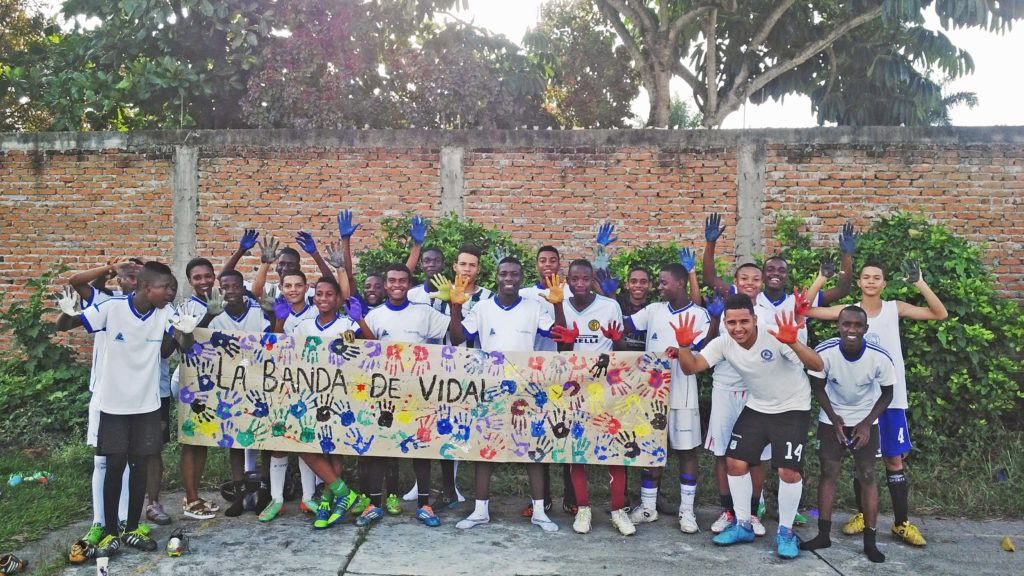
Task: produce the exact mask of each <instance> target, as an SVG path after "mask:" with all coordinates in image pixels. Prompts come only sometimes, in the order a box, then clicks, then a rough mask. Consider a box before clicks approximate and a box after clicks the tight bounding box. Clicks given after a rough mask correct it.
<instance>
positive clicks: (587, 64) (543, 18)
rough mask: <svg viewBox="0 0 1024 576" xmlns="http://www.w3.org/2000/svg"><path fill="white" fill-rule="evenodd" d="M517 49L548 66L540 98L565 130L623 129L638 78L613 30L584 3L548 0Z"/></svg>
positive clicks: (637, 87)
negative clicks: (549, 71) (549, 74)
mask: <svg viewBox="0 0 1024 576" xmlns="http://www.w3.org/2000/svg"><path fill="white" fill-rule="evenodd" d="M523 45H524V46H525V47H526V48H527V49H528V50H529V51H530V52H531V54H533V55H535V56H536V57H539V58H543V59H544V60H545V61H547V62H549V63H550V65H551V67H552V70H553V75H552V79H551V81H550V82H549V84H548V87H547V92H546V94H545V99H546V101H547V105H548V108H549V109H550V110H551V112H552V114H554V116H555V118H557V119H558V123H559V124H560V125H561V126H562V127H565V128H624V127H626V126H627V125H628V123H627V121H628V120H630V119H632V118H633V117H634V114H633V112H632V110H631V109H630V105H631V103H632V102H633V100H635V99H636V97H637V95H638V94H639V93H640V75H639V74H638V73H637V72H636V70H634V69H633V66H632V65H631V62H630V57H629V53H628V52H627V51H626V48H625V46H623V45H622V44H621V43H619V42H618V37H617V36H616V35H615V31H614V30H612V29H611V28H610V27H609V26H608V24H607V23H606V22H605V21H604V19H603V17H602V16H601V14H600V12H598V11H597V9H596V8H595V7H594V6H593V4H592V3H591V2H590V1H589V0H550V1H549V2H547V3H545V4H544V5H543V7H542V8H541V15H540V21H539V22H538V23H537V25H536V26H535V27H534V28H532V29H530V30H529V31H527V33H526V36H525V37H524V38H523Z"/></svg>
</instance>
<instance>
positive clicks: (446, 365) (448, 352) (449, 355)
mask: <svg viewBox="0 0 1024 576" xmlns="http://www.w3.org/2000/svg"><path fill="white" fill-rule="evenodd" d="M456 350H458V348H456V347H455V346H445V347H444V348H441V369H442V370H444V371H445V372H452V371H453V370H455V351H456Z"/></svg>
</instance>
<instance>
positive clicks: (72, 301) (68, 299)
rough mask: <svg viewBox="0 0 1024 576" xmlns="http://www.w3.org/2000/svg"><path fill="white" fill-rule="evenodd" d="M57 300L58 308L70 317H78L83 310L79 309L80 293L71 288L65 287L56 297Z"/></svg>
mask: <svg viewBox="0 0 1024 576" xmlns="http://www.w3.org/2000/svg"><path fill="white" fill-rule="evenodd" d="M54 298H55V299H56V300H57V307H58V308H60V311H61V312H62V313H64V314H66V315H68V316H78V315H79V314H80V313H81V312H82V310H81V308H80V307H79V303H80V301H79V298H78V292H75V289H74V288H72V287H71V286H65V287H64V290H63V292H61V293H60V294H57V295H55V296H54Z"/></svg>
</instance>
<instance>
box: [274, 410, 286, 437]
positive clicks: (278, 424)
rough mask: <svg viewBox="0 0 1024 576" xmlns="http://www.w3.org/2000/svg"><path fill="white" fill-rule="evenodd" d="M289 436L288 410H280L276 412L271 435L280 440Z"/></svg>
mask: <svg viewBox="0 0 1024 576" xmlns="http://www.w3.org/2000/svg"><path fill="white" fill-rule="evenodd" d="M286 434H288V409H287V408H278V409H277V410H275V411H274V423H273V425H271V427H270V435H271V436H273V437H274V438H280V437H281V436H284V435H286Z"/></svg>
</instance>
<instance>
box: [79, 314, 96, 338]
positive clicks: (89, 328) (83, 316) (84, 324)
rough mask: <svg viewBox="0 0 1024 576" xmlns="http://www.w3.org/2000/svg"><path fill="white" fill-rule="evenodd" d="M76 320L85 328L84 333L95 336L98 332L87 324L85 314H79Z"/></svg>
mask: <svg viewBox="0 0 1024 576" xmlns="http://www.w3.org/2000/svg"><path fill="white" fill-rule="evenodd" d="M78 318H79V319H81V320H82V326H84V327H85V331H86V332H88V333H89V334H95V333H96V332H98V330H96V329H95V328H93V327H92V324H90V323H89V320H88V318H86V317H85V314H79V315H78Z"/></svg>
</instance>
